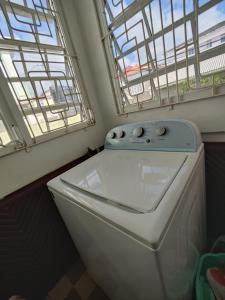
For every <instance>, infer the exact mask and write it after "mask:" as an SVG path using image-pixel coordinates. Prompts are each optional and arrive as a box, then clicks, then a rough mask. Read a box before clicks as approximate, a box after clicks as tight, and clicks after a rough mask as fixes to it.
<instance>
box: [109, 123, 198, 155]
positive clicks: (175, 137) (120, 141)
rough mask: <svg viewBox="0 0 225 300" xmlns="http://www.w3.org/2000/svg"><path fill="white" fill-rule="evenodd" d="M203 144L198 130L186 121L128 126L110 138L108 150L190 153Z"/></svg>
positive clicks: (115, 129) (110, 133)
mask: <svg viewBox="0 0 225 300" xmlns="http://www.w3.org/2000/svg"><path fill="white" fill-rule="evenodd" d="M200 144H201V135H200V133H199V130H198V128H197V127H196V126H195V125H194V124H193V123H191V122H189V121H186V120H163V121H161V120H160V121H152V122H150V121H149V122H142V123H132V124H125V125H121V126H118V127H115V128H113V129H111V130H110V131H109V132H108V134H107V135H106V140H105V148H106V149H115V150H117V149H118V150H122V149H124V150H129V149H130V150H148V151H151V150H152V151H154V150H155V151H156V150H157V151H189V152H195V151H197V149H198V147H199V146H200Z"/></svg>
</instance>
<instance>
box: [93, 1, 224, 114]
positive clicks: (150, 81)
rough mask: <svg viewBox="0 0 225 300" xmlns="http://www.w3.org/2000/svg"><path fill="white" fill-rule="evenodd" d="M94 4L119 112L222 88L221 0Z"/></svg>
mask: <svg viewBox="0 0 225 300" xmlns="http://www.w3.org/2000/svg"><path fill="white" fill-rule="evenodd" d="M96 3H97V5H96V8H97V13H98V16H99V21H100V27H101V33H102V41H103V43H104V48H105V51H106V54H107V58H108V61H109V71H110V74H111V79H112V84H113V87H114V89H115V95H116V98H117V103H118V112H119V113H120V114H123V113H129V112H132V111H137V110H143V109H148V108H153V107H160V106H167V105H174V104H177V103H180V102H185V101H192V100H196V99H204V98H206V95H207V97H208V95H209V94H210V95H215V94H216V93H219V94H224V93H225V90H224V89H225V86H224V79H225V59H224V58H225V45H221V43H220V42H219V41H220V36H221V32H225V10H224V7H225V0H223V1H222V0H221V1H208V0H207V1H202V0H201V1H198V0H196V1H188V0H184V1H175V0H152V1H150V0H144V1H138V0H100V1H96ZM207 20H210V22H209V21H207ZM207 40H208V41H209V42H207ZM212 40H213V42H212ZM214 41H215V42H214ZM217 41H218V42H217ZM206 44H207V47H206ZM208 48H210V49H208ZM209 50H210V51H209ZM215 78H216V80H215ZM214 85H218V86H219V88H217V89H214ZM209 89H210V91H208V90H209ZM207 91H208V92H207Z"/></svg>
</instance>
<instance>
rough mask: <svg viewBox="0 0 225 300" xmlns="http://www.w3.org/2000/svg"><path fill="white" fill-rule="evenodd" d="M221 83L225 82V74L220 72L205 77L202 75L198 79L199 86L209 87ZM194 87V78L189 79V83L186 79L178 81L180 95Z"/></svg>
mask: <svg viewBox="0 0 225 300" xmlns="http://www.w3.org/2000/svg"><path fill="white" fill-rule="evenodd" d="M221 84H225V74H222V73H221V74H216V75H210V76H207V77H202V78H201V79H200V86H201V87H202V88H204V87H210V86H213V85H221ZM194 87H195V80H194V79H190V80H189V84H188V81H187V80H182V81H180V82H179V91H180V94H181V95H184V94H186V93H188V92H189V91H190V90H191V89H192V88H194Z"/></svg>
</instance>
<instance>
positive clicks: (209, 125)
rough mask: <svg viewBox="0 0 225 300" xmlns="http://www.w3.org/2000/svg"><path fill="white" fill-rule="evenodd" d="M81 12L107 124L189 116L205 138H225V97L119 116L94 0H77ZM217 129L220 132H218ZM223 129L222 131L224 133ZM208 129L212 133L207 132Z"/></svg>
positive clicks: (99, 97)
mask: <svg viewBox="0 0 225 300" xmlns="http://www.w3.org/2000/svg"><path fill="white" fill-rule="evenodd" d="M97 1H98V0H97ZM74 3H75V6H76V11H77V13H78V23H79V25H80V28H82V36H83V40H84V43H85V48H86V49H87V53H88V58H89V66H90V70H91V72H92V73H93V81H94V85H95V88H96V91H97V93H98V100H99V103H100V107H101V112H102V113H103V118H104V121H105V124H106V128H107V129H109V128H110V127H113V126H115V125H117V124H121V123H127V122H136V121H142V120H154V119H159V118H162V119H163V118H185V119H189V120H191V121H193V122H195V123H196V124H197V125H198V127H199V128H200V130H201V131H202V132H203V133H204V135H203V138H204V139H205V140H210V141H212V140H216V141H221V140H223V141H224V140H225V134H224V133H223V132H224V131H225V118H224V112H225V97H224V96H223V97H217V98H214V99H212V98H211V99H209V100H204V101H199V102H194V103H193V102H192V103H185V104H180V105H177V106H175V108H174V110H170V109H169V108H159V109H152V110H146V111H142V112H137V113H132V114H129V116H118V115H117V113H116V107H115V102H114V96H113V93H112V88H111V84H110V80H109V76H108V71H107V64H106V60H105V55H104V51H103V47H102V45H101V39H100V33H99V27H98V22H97V17H96V14H95V9H94V4H93V3H94V1H90V0H82V1H74ZM215 132H217V133H215ZM220 132H222V133H220ZM206 133H208V134H206Z"/></svg>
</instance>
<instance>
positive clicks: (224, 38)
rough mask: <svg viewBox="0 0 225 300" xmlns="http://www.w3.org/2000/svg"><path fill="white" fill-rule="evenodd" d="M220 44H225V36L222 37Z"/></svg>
mask: <svg viewBox="0 0 225 300" xmlns="http://www.w3.org/2000/svg"><path fill="white" fill-rule="evenodd" d="M220 42H221V44H223V43H225V35H224V36H222V37H221V39H220Z"/></svg>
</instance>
